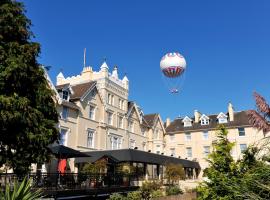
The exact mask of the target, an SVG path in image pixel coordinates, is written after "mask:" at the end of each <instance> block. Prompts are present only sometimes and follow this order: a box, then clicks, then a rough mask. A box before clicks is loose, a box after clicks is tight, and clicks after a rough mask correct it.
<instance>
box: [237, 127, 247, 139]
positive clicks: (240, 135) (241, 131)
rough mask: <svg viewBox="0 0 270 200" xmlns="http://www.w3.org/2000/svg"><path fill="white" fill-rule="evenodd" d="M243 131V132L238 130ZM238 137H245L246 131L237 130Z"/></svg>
mask: <svg viewBox="0 0 270 200" xmlns="http://www.w3.org/2000/svg"><path fill="white" fill-rule="evenodd" d="M240 129H243V130H240ZM240 133H244V135H240ZM238 136H239V137H245V136H246V130H245V128H243V127H240V128H238Z"/></svg>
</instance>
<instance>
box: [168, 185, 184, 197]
mask: <svg viewBox="0 0 270 200" xmlns="http://www.w3.org/2000/svg"><path fill="white" fill-rule="evenodd" d="M166 194H167V195H168V196H170V195H178V194H183V191H182V190H181V189H180V188H179V187H178V186H169V187H167V188H166Z"/></svg>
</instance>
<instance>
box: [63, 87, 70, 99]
mask: <svg viewBox="0 0 270 200" xmlns="http://www.w3.org/2000/svg"><path fill="white" fill-rule="evenodd" d="M64 93H66V94H65V95H64ZM64 97H66V98H64ZM62 99H63V100H65V101H68V100H69V92H68V91H67V90H63V91H62Z"/></svg>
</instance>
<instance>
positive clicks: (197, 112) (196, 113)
mask: <svg viewBox="0 0 270 200" xmlns="http://www.w3.org/2000/svg"><path fill="white" fill-rule="evenodd" d="M201 115H202V114H201V113H200V112H199V111H198V110H194V117H195V123H199V121H200V118H201Z"/></svg>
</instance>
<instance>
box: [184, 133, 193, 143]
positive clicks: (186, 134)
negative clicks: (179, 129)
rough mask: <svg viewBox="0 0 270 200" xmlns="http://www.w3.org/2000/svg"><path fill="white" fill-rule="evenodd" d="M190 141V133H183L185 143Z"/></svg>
mask: <svg viewBox="0 0 270 200" xmlns="http://www.w3.org/2000/svg"><path fill="white" fill-rule="evenodd" d="M191 139H192V136H191V133H190V132H186V133H185V141H191Z"/></svg>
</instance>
